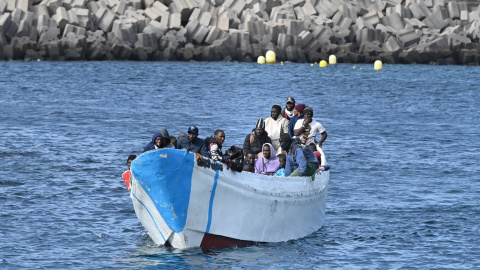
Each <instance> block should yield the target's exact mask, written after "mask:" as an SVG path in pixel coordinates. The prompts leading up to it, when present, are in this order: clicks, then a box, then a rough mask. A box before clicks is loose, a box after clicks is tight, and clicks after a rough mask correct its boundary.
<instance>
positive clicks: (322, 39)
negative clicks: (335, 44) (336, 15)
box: [312, 25, 333, 45]
mask: <svg viewBox="0 0 480 270" xmlns="http://www.w3.org/2000/svg"><path fill="white" fill-rule="evenodd" d="M312 35H313V37H314V38H315V39H316V40H318V42H319V43H320V44H321V45H325V44H328V43H330V39H331V38H332V37H333V31H332V29H331V28H330V27H328V26H323V25H319V26H317V27H316V28H315V30H313V32H312Z"/></svg>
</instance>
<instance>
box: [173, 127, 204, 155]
mask: <svg viewBox="0 0 480 270" xmlns="http://www.w3.org/2000/svg"><path fill="white" fill-rule="evenodd" d="M187 134H188V135H187V137H182V138H180V139H179V140H178V141H177V149H185V150H187V151H189V152H194V153H199V154H201V155H202V156H205V155H208V153H207V151H206V150H207V149H206V147H205V141H204V140H202V139H200V138H198V128H197V127H196V126H191V127H189V128H188V131H187Z"/></svg>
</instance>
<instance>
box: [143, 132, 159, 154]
mask: <svg viewBox="0 0 480 270" xmlns="http://www.w3.org/2000/svg"><path fill="white" fill-rule="evenodd" d="M157 137H161V138H163V136H162V134H161V133H160V132H157V133H155V134H154V135H153V138H152V140H151V141H150V142H149V143H148V144H147V145H146V146H145V148H143V152H147V151H150V150H155V139H156V138H157Z"/></svg>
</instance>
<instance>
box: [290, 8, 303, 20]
mask: <svg viewBox="0 0 480 270" xmlns="http://www.w3.org/2000/svg"><path fill="white" fill-rule="evenodd" d="M293 10H294V11H295V16H296V17H297V19H298V20H303V19H304V18H305V13H304V11H303V8H302V7H295V8H293Z"/></svg>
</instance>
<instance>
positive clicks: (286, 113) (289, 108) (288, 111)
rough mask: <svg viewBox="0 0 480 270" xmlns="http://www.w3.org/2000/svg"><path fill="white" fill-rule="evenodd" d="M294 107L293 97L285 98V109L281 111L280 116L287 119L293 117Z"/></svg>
mask: <svg viewBox="0 0 480 270" xmlns="http://www.w3.org/2000/svg"><path fill="white" fill-rule="evenodd" d="M294 108H295V99H294V98H293V97H288V98H287V103H286V105H285V109H283V111H282V113H281V114H282V117H284V118H285V119H287V120H290V118H292V117H293V109H294Z"/></svg>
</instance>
